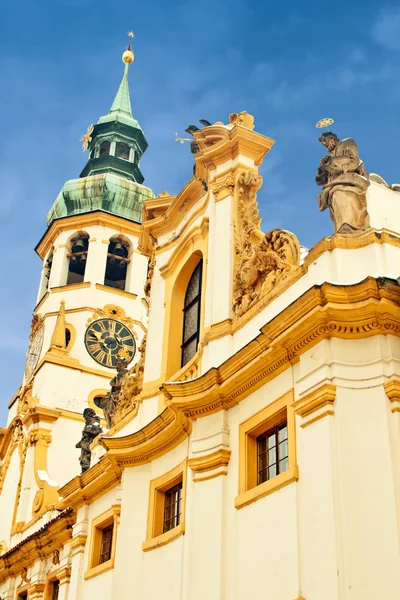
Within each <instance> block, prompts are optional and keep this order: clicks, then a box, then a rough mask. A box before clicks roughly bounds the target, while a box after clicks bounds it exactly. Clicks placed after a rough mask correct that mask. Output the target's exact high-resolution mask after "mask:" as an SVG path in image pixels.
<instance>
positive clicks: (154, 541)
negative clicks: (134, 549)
mask: <svg viewBox="0 0 400 600" xmlns="http://www.w3.org/2000/svg"><path fill="white" fill-rule="evenodd" d="M184 533H185V523H180V524H179V525H178V526H177V527H174V529H171V530H170V531H167V532H166V533H162V534H161V535H157V537H154V538H150V539H149V540H146V541H144V542H143V543H142V550H143V552H148V551H149V550H154V549H155V548H160V547H161V546H165V544H169V543H170V542H172V541H173V540H176V539H177V538H178V537H181V535H183V534H184Z"/></svg>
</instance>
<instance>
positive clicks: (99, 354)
mask: <svg viewBox="0 0 400 600" xmlns="http://www.w3.org/2000/svg"><path fill="white" fill-rule="evenodd" d="M93 356H94V357H95V358H96V359H97V360H99V361H100V362H104V359H105V357H106V356H107V354H106V353H105V352H103V350H98V351H97V352H96V353H94V354H93Z"/></svg>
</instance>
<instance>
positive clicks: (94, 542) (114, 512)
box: [84, 504, 121, 580]
mask: <svg viewBox="0 0 400 600" xmlns="http://www.w3.org/2000/svg"><path fill="white" fill-rule="evenodd" d="M120 514H121V505H120V504H114V505H113V506H112V507H111V508H110V509H109V510H107V511H106V512H104V513H102V514H101V515H99V516H98V517H96V518H95V519H93V521H92V525H91V535H90V550H89V558H88V569H87V571H86V573H85V574H84V579H85V580H86V579H90V578H91V577H95V576H96V575H99V574H100V573H104V572H105V571H108V570H110V569H113V568H114V563H115V552H116V543H117V530H118V525H119V516H120ZM111 525H112V527H113V532H112V540H111V551H110V558H109V559H108V560H106V561H104V562H100V557H101V546H102V538H103V531H104V530H105V529H108V528H109V527H110V526H111Z"/></svg>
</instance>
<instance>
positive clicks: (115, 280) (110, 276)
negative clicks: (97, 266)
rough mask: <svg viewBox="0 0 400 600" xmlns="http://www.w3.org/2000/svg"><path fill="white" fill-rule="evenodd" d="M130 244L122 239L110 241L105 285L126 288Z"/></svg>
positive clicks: (120, 288)
mask: <svg viewBox="0 0 400 600" xmlns="http://www.w3.org/2000/svg"><path fill="white" fill-rule="evenodd" d="M128 264H129V260H128V246H127V244H125V243H124V242H121V241H120V240H117V241H112V240H111V241H110V244H109V246H108V253H107V264H106V273H105V276H104V285H108V286H110V287H114V288H118V289H119V290H124V289H125V284H126V271H127V268H128Z"/></svg>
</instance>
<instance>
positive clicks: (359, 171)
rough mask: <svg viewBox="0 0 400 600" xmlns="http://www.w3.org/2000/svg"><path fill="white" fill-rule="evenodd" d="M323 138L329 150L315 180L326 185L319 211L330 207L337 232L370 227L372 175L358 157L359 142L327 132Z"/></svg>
mask: <svg viewBox="0 0 400 600" xmlns="http://www.w3.org/2000/svg"><path fill="white" fill-rule="evenodd" d="M319 141H320V142H321V143H322V145H323V146H325V148H326V149H327V150H328V152H329V154H327V155H326V156H323V157H322V158H321V161H320V166H319V168H318V171H317V176H316V178H315V181H316V183H317V184H318V185H321V186H322V187H323V190H322V192H321V193H320V194H319V196H318V208H319V210H321V211H322V210H325V209H326V208H329V210H330V213H331V218H332V221H333V224H334V226H335V233H355V232H357V231H364V230H365V229H368V228H369V227H370V222H369V215H368V212H367V198H366V192H367V189H368V186H369V176H368V173H367V171H366V170H365V169H364V164H363V161H362V160H360V158H359V156H358V149H357V144H356V143H355V141H354V140H352V139H350V138H348V139H345V140H343V141H340V140H339V138H338V136H337V135H336V134H335V133H332V132H330V131H327V132H325V133H323V134H322V136H321V137H320V138H319Z"/></svg>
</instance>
